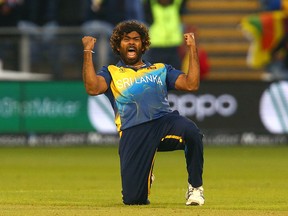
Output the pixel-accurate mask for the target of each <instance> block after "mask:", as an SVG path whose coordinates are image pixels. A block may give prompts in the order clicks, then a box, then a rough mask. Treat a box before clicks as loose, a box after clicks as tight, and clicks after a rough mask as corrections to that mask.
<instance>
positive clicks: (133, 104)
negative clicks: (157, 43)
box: [98, 61, 203, 204]
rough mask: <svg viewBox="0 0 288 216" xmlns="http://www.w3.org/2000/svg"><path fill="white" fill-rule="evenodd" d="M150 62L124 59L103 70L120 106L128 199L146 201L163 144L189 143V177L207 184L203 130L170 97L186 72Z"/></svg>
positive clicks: (124, 185) (178, 145)
mask: <svg viewBox="0 0 288 216" xmlns="http://www.w3.org/2000/svg"><path fill="white" fill-rule="evenodd" d="M144 63H145V65H144V66H143V67H141V68H140V69H138V70H135V69H133V68H130V67H128V66H126V65H125V64H124V63H123V62H122V61H120V62H118V64H117V65H109V66H108V67H106V66H104V67H102V69H101V71H100V72H99V73H98V75H101V76H103V77H104V78H105V80H106V82H107V85H108V86H109V88H108V90H107V91H106V93H105V94H106V96H107V97H108V98H109V100H110V102H111V105H112V106H113V108H114V111H115V123H116V125H117V128H118V130H119V133H120V137H121V138H120V144H119V155H120V166H121V178H122V195H123V202H124V203H125V204H146V202H147V198H148V194H149V191H150V183H151V182H150V179H151V174H152V168H153V164H154V157H155V153H156V151H157V150H158V151H171V150H177V149H185V155H186V163H187V170H188V182H189V183H190V184H193V186H195V187H196V186H197V185H198V186H201V185H202V169H203V145H202V136H203V135H202V134H201V132H200V131H199V129H198V128H197V126H196V125H195V124H194V123H193V122H192V121H191V120H189V119H187V118H185V117H182V116H180V115H179V113H178V112H177V111H173V110H171V108H170V106H169V102H168V90H173V89H175V82H176V80H177V78H178V76H179V75H180V74H182V73H183V72H181V71H179V70H176V69H174V68H173V67H172V66H170V65H167V64H162V63H157V64H153V65H152V64H151V63H149V62H144ZM199 157H201V158H200V159H199Z"/></svg>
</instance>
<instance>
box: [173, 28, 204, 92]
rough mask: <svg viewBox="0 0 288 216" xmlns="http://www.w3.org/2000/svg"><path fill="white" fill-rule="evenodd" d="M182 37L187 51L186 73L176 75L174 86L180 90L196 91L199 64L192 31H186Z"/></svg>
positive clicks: (198, 82) (198, 80) (198, 79)
mask: <svg viewBox="0 0 288 216" xmlns="http://www.w3.org/2000/svg"><path fill="white" fill-rule="evenodd" d="M184 38H185V42H186V46H187V48H188V53H189V66H188V73H187V74H181V75H180V76H179V77H178V79H177V80H176V82H175V88H176V89H177V90H182V91H196V90H198V88H199V85H200V66H199V59H198V52H197V47H196V42H195V37H194V33H186V34H184Z"/></svg>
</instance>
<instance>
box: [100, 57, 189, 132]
mask: <svg viewBox="0 0 288 216" xmlns="http://www.w3.org/2000/svg"><path fill="white" fill-rule="evenodd" d="M182 73H183V72H181V71H179V70H176V69H174V68H173V67H172V66H170V65H166V64H162V63H157V64H153V65H152V64H151V63H149V62H145V66H144V67H142V68H140V69H138V70H134V69H132V68H130V67H127V66H126V65H125V64H123V62H122V61H120V62H118V64H117V65H109V66H108V67H107V66H104V67H102V69H101V71H100V72H99V73H98V75H101V76H103V77H104V78H105V80H106V82H107V85H108V87H109V88H108V90H107V91H106V92H105V95H106V96H107V97H108V99H109V100H110V102H111V105H112V107H113V109H114V111H115V123H116V126H117V128H118V130H119V131H120V130H124V129H126V128H129V127H132V126H135V125H138V124H141V123H144V122H148V121H151V120H154V119H157V118H160V117H162V116H164V115H166V114H167V113H171V112H172V110H171V108H170V105H169V102H168V93H167V91H168V90H172V89H175V81H176V79H177V78H178V76H179V75H180V74H182Z"/></svg>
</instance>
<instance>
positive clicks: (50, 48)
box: [18, 0, 61, 79]
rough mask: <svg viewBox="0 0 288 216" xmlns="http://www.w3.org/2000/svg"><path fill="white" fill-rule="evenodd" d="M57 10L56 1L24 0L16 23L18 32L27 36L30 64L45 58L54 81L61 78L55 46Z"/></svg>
mask: <svg viewBox="0 0 288 216" xmlns="http://www.w3.org/2000/svg"><path fill="white" fill-rule="evenodd" d="M58 9H59V1H58V0H42V1H39V0H25V1H24V5H23V8H22V10H21V19H20V20H19V22H18V28H19V29H20V31H22V33H23V34H26V35H29V38H30V50H31V54H32V55H31V58H32V62H34V63H37V62H38V63H39V61H40V60H42V59H41V58H47V59H48V61H49V64H50V66H51V70H52V73H53V75H54V78H55V79H60V78H61V69H60V62H59V61H58V60H59V56H58V55H59V50H58V48H57V46H56V45H55V41H56V38H55V37H56V33H57V30H58V22H57V18H58V17H57V14H58ZM40 27H41V28H42V29H41V30H42V31H40ZM41 67H42V70H43V66H42V65H41ZM49 72H50V71H49Z"/></svg>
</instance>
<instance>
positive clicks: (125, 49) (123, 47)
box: [118, 31, 143, 65]
mask: <svg viewBox="0 0 288 216" xmlns="http://www.w3.org/2000/svg"><path fill="white" fill-rule="evenodd" d="M118 51H119V53H120V57H121V59H122V60H123V61H124V63H125V64H127V65H134V64H137V63H138V62H139V61H141V57H142V51H143V48H142V40H141V37H140V35H139V33H137V32H136V31H132V32H130V33H128V34H126V35H124V37H123V38H122V40H121V43H120V47H119V48H118Z"/></svg>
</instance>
